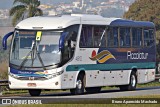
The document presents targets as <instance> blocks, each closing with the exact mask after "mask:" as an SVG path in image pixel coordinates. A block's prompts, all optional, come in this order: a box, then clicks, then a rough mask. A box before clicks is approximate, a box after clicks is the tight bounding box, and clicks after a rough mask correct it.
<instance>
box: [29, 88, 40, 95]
mask: <svg viewBox="0 0 160 107" xmlns="http://www.w3.org/2000/svg"><path fill="white" fill-rule="evenodd" d="M28 92H29V94H30V95H31V96H39V95H40V94H41V90H40V89H30V90H28Z"/></svg>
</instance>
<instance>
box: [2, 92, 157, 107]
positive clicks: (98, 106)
mask: <svg viewBox="0 0 160 107" xmlns="http://www.w3.org/2000/svg"><path fill="white" fill-rule="evenodd" d="M123 98H130V99H131V98H160V95H149V96H134V97H123ZM133 100H134V99H133ZM135 106H136V107H159V104H85V102H84V103H82V104H42V105H10V106H5V107H135Z"/></svg>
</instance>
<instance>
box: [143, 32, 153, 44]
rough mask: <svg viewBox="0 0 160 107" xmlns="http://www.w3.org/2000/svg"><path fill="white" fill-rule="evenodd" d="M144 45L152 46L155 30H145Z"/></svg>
mask: <svg viewBox="0 0 160 107" xmlns="http://www.w3.org/2000/svg"><path fill="white" fill-rule="evenodd" d="M143 33H144V46H151V45H152V44H153V43H154V30H152V29H150V30H144V31H143Z"/></svg>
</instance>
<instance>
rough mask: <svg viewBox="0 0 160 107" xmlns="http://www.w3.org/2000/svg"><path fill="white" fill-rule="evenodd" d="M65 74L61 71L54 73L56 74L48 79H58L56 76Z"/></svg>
mask: <svg viewBox="0 0 160 107" xmlns="http://www.w3.org/2000/svg"><path fill="white" fill-rule="evenodd" d="M63 72H64V70H62V71H59V72H56V73H54V74H52V75H50V76H48V79H51V78H54V77H56V76H59V75H61V74H62V73H63Z"/></svg>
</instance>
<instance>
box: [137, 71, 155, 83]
mask: <svg viewBox="0 0 160 107" xmlns="http://www.w3.org/2000/svg"><path fill="white" fill-rule="evenodd" d="M137 79H138V83H147V82H151V81H153V80H155V69H140V70H138V78H137Z"/></svg>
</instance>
